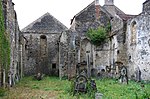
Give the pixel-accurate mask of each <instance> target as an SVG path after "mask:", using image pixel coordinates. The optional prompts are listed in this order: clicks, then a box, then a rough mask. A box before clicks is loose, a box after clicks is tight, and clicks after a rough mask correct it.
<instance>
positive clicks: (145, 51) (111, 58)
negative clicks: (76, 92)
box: [60, 0, 150, 80]
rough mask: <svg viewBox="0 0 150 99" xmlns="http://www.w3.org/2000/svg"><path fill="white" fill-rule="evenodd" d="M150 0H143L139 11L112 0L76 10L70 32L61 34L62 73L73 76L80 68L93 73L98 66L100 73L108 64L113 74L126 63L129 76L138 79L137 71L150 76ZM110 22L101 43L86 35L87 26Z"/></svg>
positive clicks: (142, 76) (146, 78)
mask: <svg viewBox="0 0 150 99" xmlns="http://www.w3.org/2000/svg"><path fill="white" fill-rule="evenodd" d="M149 3H150V0H146V1H145V2H144V3H143V11H142V13H140V14H139V15H128V14H125V13H124V12H123V11H121V10H120V9H119V8H118V7H116V6H115V5H114V1H113V0H105V4H104V5H103V6H100V5H99V1H98V0H95V1H94V2H92V3H91V4H89V5H88V6H87V7H86V8H84V9H83V10H82V11H80V12H79V13H78V14H76V15H75V16H74V17H73V19H72V21H71V28H70V32H69V31H65V32H63V33H62V35H61V39H60V70H61V73H60V75H61V76H68V77H72V76H75V75H76V73H77V72H78V71H80V69H86V70H87V71H88V73H89V74H88V75H91V74H92V71H93V70H95V69H96V70H97V73H98V72H101V71H106V67H109V68H111V73H112V75H117V74H118V73H119V69H120V68H121V67H122V66H126V67H127V68H128V76H129V78H131V79H137V78H138V77H137V76H138V74H137V72H138V73H141V74H140V78H141V79H142V80H149V79H150V76H149V73H150V64H149V58H150V54H149V53H150V51H149V47H150V46H149V35H150V34H149V32H150V30H149V26H150V25H149V24H150V20H149V18H150V15H149V10H150V6H149ZM108 23H110V24H111V32H110V33H108V35H109V37H108V40H107V41H106V42H105V43H103V44H101V45H100V46H95V45H93V44H92V43H91V42H90V40H89V38H88V37H87V35H86V33H87V31H88V29H89V28H94V29H96V28H98V27H99V26H102V27H106V26H107V24H108ZM66 49H67V51H66ZM70 56H73V57H71V58H70ZM62 59H63V60H62ZM74 59H75V61H73V60H74ZM66 72H67V73H66Z"/></svg>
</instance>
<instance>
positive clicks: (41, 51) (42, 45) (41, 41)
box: [40, 35, 47, 57]
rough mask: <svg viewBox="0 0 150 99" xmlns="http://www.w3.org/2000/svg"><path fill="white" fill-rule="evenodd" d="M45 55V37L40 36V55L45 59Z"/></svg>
mask: <svg viewBox="0 0 150 99" xmlns="http://www.w3.org/2000/svg"><path fill="white" fill-rule="evenodd" d="M46 53H47V38H46V36H45V35H41V36H40V55H41V57H45V56H46Z"/></svg>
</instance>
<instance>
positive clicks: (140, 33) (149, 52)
mask: <svg viewBox="0 0 150 99" xmlns="http://www.w3.org/2000/svg"><path fill="white" fill-rule="evenodd" d="M133 22H135V23H136V31H135V32H136V41H135V43H132V41H131V35H132V32H133V31H132V23H133ZM149 22H150V15H149V14H147V13H142V14H141V15H139V16H137V17H136V18H134V19H132V20H130V21H128V31H127V34H128V35H127V44H128V63H129V68H130V69H129V70H130V76H131V77H136V71H137V70H138V69H139V70H140V72H141V79H142V80H149V75H150V68H149V67H150V63H149V60H150V46H149V45H150V44H149V39H150V23H149Z"/></svg>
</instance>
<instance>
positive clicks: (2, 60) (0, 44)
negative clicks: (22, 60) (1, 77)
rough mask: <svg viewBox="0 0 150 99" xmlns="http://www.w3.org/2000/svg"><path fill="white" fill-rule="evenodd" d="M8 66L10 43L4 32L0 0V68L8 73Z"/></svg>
mask: <svg viewBox="0 0 150 99" xmlns="http://www.w3.org/2000/svg"><path fill="white" fill-rule="evenodd" d="M9 65H10V41H9V35H8V34H7V33H6V32H5V28H4V16H3V9H2V1H1V0H0V67H1V68H4V69H5V70H6V72H7V71H8V68H9V67H8V66H9Z"/></svg>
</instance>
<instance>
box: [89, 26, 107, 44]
mask: <svg viewBox="0 0 150 99" xmlns="http://www.w3.org/2000/svg"><path fill="white" fill-rule="evenodd" d="M87 36H88V37H89V38H90V40H91V42H92V43H93V44H94V45H100V44H101V43H102V42H104V41H105V40H106V38H107V31H106V29H105V28H103V27H98V28H97V29H89V30H88V32H87Z"/></svg>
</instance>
